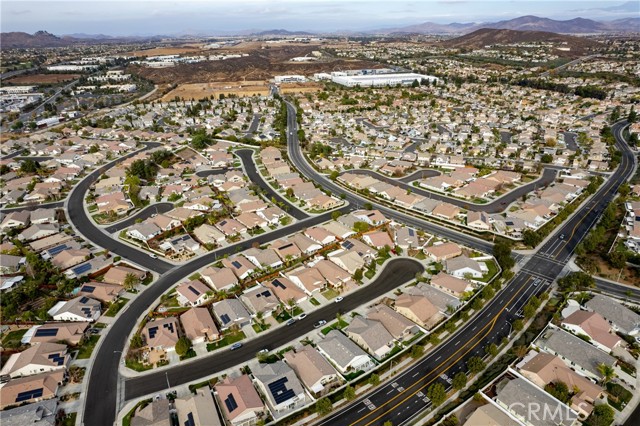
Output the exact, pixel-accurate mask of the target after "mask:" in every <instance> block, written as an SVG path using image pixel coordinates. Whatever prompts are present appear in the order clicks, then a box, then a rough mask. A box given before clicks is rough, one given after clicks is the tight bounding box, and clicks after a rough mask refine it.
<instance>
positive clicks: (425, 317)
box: [394, 293, 443, 330]
mask: <svg viewBox="0 0 640 426" xmlns="http://www.w3.org/2000/svg"><path fill="white" fill-rule="evenodd" d="M394 308H395V310H396V311H398V312H399V313H400V314H402V315H404V316H405V317H407V318H409V319H410V320H411V321H413V322H415V323H416V324H418V325H419V326H420V327H422V328H425V329H427V330H430V329H431V328H432V327H433V326H434V325H436V324H437V323H438V322H440V320H441V319H442V318H443V316H442V315H441V314H440V310H439V309H438V308H437V307H436V306H434V305H433V303H431V301H430V300H429V299H428V298H427V297H426V296H424V295H422V294H409V293H402V294H401V295H400V296H398V298H397V299H396V301H395V304H394Z"/></svg>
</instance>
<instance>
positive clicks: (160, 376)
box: [116, 258, 424, 400]
mask: <svg viewBox="0 0 640 426" xmlns="http://www.w3.org/2000/svg"><path fill="white" fill-rule="evenodd" d="M423 270H424V268H423V266H422V265H421V264H420V263H419V262H417V261H415V260H413V259H406V258H396V259H393V260H391V261H390V262H389V263H388V264H387V265H386V267H385V268H384V269H383V270H382V271H381V273H380V275H379V276H378V278H377V279H376V280H375V281H373V282H372V283H370V284H368V285H367V286H364V287H362V288H360V289H359V290H357V291H355V292H353V293H350V294H348V295H346V296H345V297H344V300H342V302H339V303H331V304H329V305H325V306H323V307H322V308H320V309H318V310H316V311H313V312H311V313H309V315H308V316H307V317H306V318H305V319H303V320H300V321H296V322H295V323H294V324H293V325H290V326H283V327H276V328H272V329H270V330H268V331H266V332H263V333H261V334H260V335H259V336H258V337H257V338H255V339H253V340H249V341H247V342H245V343H244V344H243V346H242V348H240V349H237V350H235V351H230V350H229V349H225V350H222V351H219V352H217V353H212V354H211V355H208V356H202V357H197V358H195V359H194V360H193V361H192V362H188V363H184V362H183V363H180V364H178V365H176V366H174V367H171V368H163V369H161V370H158V371H156V372H154V373H152V374H145V375H142V376H138V377H135V378H131V379H127V380H126V381H125V399H126V400H130V399H133V398H137V397H141V396H144V395H148V394H153V393H156V392H161V391H164V390H165V389H166V387H167V375H166V374H168V378H169V383H170V384H171V385H172V386H177V385H181V384H185V383H189V382H192V381H196V380H201V379H202V377H203V375H210V374H215V373H217V372H219V371H223V370H226V369H228V368H231V367H234V366H237V365H239V364H241V363H243V362H247V361H249V360H251V359H252V358H254V357H255V355H256V353H257V352H258V351H259V350H261V349H263V348H266V349H269V350H273V349H276V348H279V347H281V346H283V345H286V344H288V343H290V342H291V341H294V340H295V339H297V338H299V337H301V336H303V335H305V334H306V333H308V332H310V331H312V330H313V324H315V323H316V322H317V321H319V320H321V319H324V320H326V321H327V322H331V320H333V319H335V317H336V314H337V313H345V312H349V311H351V310H353V309H356V308H357V307H359V306H361V305H363V304H366V303H367V302H369V301H370V300H372V299H375V298H377V297H380V296H382V295H383V294H385V293H387V292H389V291H390V290H393V289H394V288H396V287H399V286H401V285H402V284H405V283H407V282H408V281H410V280H412V279H414V278H415V275H416V273H417V272H422V271H423ZM116 368H117V367H116ZM165 373H166V374H165Z"/></svg>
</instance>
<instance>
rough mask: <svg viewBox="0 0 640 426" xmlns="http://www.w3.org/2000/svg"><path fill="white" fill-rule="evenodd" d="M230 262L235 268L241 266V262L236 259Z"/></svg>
mask: <svg viewBox="0 0 640 426" xmlns="http://www.w3.org/2000/svg"><path fill="white" fill-rule="evenodd" d="M231 264H232V265H233V267H234V268H237V269H240V268H241V267H242V264H241V263H240V262H238V261H237V260H234V261H233V262H231Z"/></svg>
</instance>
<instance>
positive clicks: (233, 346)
mask: <svg viewBox="0 0 640 426" xmlns="http://www.w3.org/2000/svg"><path fill="white" fill-rule="evenodd" d="M241 347H242V343H240V342H238V343H234V344H233V345H231V350H232V351H235V350H236V349H240V348H241Z"/></svg>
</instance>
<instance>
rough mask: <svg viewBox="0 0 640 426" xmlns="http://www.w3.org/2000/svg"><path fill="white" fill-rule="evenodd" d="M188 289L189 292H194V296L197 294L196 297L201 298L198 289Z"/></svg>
mask: <svg viewBox="0 0 640 426" xmlns="http://www.w3.org/2000/svg"><path fill="white" fill-rule="evenodd" d="M188 288H189V290H191V292H192V293H193V294H195V295H196V296H200V292H199V291H198V290H196V289H195V288H193V287H192V286H189V287H188Z"/></svg>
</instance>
